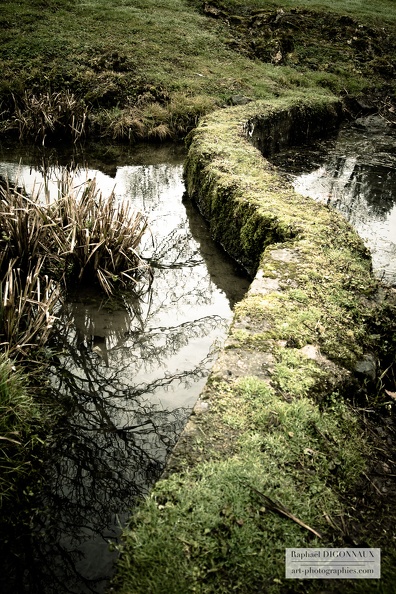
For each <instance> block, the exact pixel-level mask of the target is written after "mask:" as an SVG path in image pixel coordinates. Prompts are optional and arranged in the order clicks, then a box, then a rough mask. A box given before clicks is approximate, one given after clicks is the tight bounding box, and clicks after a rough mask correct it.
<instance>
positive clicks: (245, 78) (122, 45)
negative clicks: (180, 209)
mask: <svg viewBox="0 0 396 594" xmlns="http://www.w3.org/2000/svg"><path fill="white" fill-rule="evenodd" d="M213 5H215V6H217V5H218V6H220V7H221V8H222V10H223V12H224V18H219V19H213V18H207V17H206V16H204V14H202V12H203V5H202V3H200V2H196V3H193V2H188V1H187V0H163V1H162V2H160V3H157V2H153V1H151V0H144V1H143V0H141V1H140V2H135V1H132V0H124V1H122V2H110V1H108V0H92V1H91V2H83V1H81V0H46V1H39V0H36V1H34V2H30V1H28V0H21V2H15V1H9V0H8V1H4V2H3V3H2V14H1V17H0V24H1V33H0V41H1V43H0V67H1V70H2V81H1V84H0V102H1V104H2V120H3V121H2V125H1V128H0V129H2V131H3V132H5V133H10V132H11V131H14V132H15V131H17V132H19V133H21V129H20V126H19V125H18V121H15V119H14V118H15V114H16V113H17V112H18V109H19V110H22V111H23V110H24V108H25V104H26V103H28V104H29V101H31V97H32V96H34V97H38V99H39V100H40V98H41V96H42V95H44V96H48V95H49V96H51V94H57V93H69V97H71V98H72V99H73V101H75V105H78V106H79V109H81V106H82V105H84V106H85V108H86V110H87V113H88V116H89V117H88V122H87V127H86V133H87V134H91V135H98V134H100V135H103V134H104V135H107V136H113V137H114V138H115V139H122V140H128V141H131V142H134V141H136V140H139V139H141V138H150V139H154V140H163V139H164V138H172V137H181V136H184V135H185V134H186V133H187V132H188V131H189V130H190V129H191V128H192V127H193V126H194V125H195V124H196V122H197V119H198V117H199V116H200V115H202V114H204V113H207V112H208V111H210V110H212V109H214V108H215V107H223V106H225V105H227V104H228V103H229V102H230V100H231V98H232V97H233V96H235V95H242V96H247V97H249V98H252V99H265V98H270V97H272V96H273V95H274V94H276V95H285V94H286V95H287V94H293V93H294V92H295V91H298V90H299V89H300V88H305V89H308V90H309V92H310V93H312V95H314V94H315V93H317V92H318V89H323V88H328V89H330V90H331V91H332V92H333V93H336V94H338V93H341V92H347V93H349V94H360V93H363V92H365V91H367V90H368V89H370V88H373V87H375V88H376V89H377V91H378V90H379V92H380V93H381V92H384V93H386V91H385V89H386V88H388V89H389V88H391V87H392V84H393V83H392V82H391V81H390V80H389V76H385V75H384V76H385V79H384V78H383V77H382V75H381V73H379V69H381V67H382V69H383V70H384V71H386V70H387V69H388V70H389V69H392V66H391V65H390V64H391V63H392V60H393V61H394V57H395V48H394V43H393V45H392V44H391V45H390V46H389V43H388V42H387V45H386V47H385V45H384V43H385V41H384V40H385V38H386V37H387V35H388V36H389V35H390V37H391V38H392V39H394V34H393V33H392V31H393V29H392V27H389V25H390V24H391V23H392V22H394V19H395V11H394V10H392V2H390V1H385V0H383V1H382V2H376V3H375V8H374V7H373V6H374V5H373V4H372V3H363V2H347V1H344V2H342V1H341V0H338V1H337V2H331V3H330V2H322V3H314V2H303V3H299V8H298V10H299V9H300V7H301V8H309V9H312V10H318V11H319V13H318V14H317V15H316V14H313V15H312V18H310V19H309V20H308V21H306V20H305V21H304V20H303V21H302V23H301V26H300V27H299V28H296V29H294V30H293V31H292V32H291V33H290V31H289V30H288V29H287V27H286V30H285V31H283V30H282V29H280V30H279V31H275V33H274V32H273V33H272V34H271V35H272V37H271V36H270V37H269V36H268V32H267V30H266V29H265V30H264V31H262V30H261V29H260V27H258V28H257V27H256V26H255V27H254V28H253V29H251V25H250V24H248V23H247V21H244V20H243V19H244V18H245V16H246V15H250V14H251V12H252V11H254V10H256V11H257V10H264V11H267V12H268V11H269V10H272V11H274V10H276V7H278V6H282V7H283V8H284V10H287V9H288V8H295V3H294V2H290V1H288V2H280V1H278V2H274V3H267V2H265V3H263V2H253V1H251V2H248V3H240V2H223V3H221V2H213ZM323 11H326V12H327V13H328V11H332V13H335V14H336V15H339V16H342V15H345V14H348V15H349V14H351V15H353V16H354V18H356V19H358V21H359V23H360V22H361V23H362V24H364V25H365V26H366V27H374V28H375V27H377V29H375V30H374V29H373V31H371V30H370V31H371V32H369V33H368V35H369V37H370V39H369V40H368V41H367V39H366V37H364V36H363V37H364V38H363V40H361V41H359V43H360V46H361V44H362V43H363V45H364V44H366V45H367V47H368V46H369V47H370V48H371V49H370V52H371V51H373V52H374V53H373V55H372V56H371V54H370V56H369V55H367V56H361V55H360V54H359V51H360V50H361V47H360V46H359V47H358V48H355V47H354V44H355V42H354V41H353V43H352V42H351V39H352V38H353V35H354V33H353V31H354V29H353V27H352V28H351V27H349V29H350V30H349V29H348V26H349V25H348V26H347V25H345V27H341V26H340V25H339V23H338V22H336V23H335V25H331V27H330V29H329V33H328V39H327V36H326V35H327V33H326V35H324V33H323V32H324V29H323V27H322V25H321V23H322V21H323V22H324V25H323V26H325V25H326V18H327V17H325V16H324V12H323ZM233 12H236V13H237V14H240V15H241V18H242V21H238V20H237V21H235V22H234V21H232V22H228V21H227V17H228V15H229V14H232V13H233ZM307 18H308V17H307ZM381 19H383V20H381ZM317 23H318V24H319V25H320V26H316V24H317ZM337 23H338V24H337ZM382 25H385V27H387V29H386V31H385V33H386V34H385V35H384V33H383V32H382V29H381V30H380V32H378V31H379V29H378V27H381V26H382ZM321 27H322V28H321ZM355 28H356V27H355ZM325 29H326V27H325ZM344 29H345V36H344ZM326 30H327V29H326ZM357 31H358V36H359V35H360V33H359V31H360V29H359V27H358V29H357ZM364 31H366V29H364ZM338 33H339V34H340V36H341V37H340V39H338V37H339V35H338ZM291 34H292V36H293V39H294V45H295V47H294V50H293V51H292V52H291V53H290V54H289V55H288V57H287V58H286V56H283V58H282V60H281V62H280V63H277V62H276V63H274V57H275V56H276V54H277V43H278V42H279V40H280V39H283V37H284V35H286V37H287V36H289V37H290V35H291ZM392 35H393V37H392ZM348 36H349V37H348ZM360 36H361V35H360ZM359 40H360V37H359ZM253 42H257V44H258V45H257V44H256V46H253ZM348 43H349V44H351V43H352V45H348ZM356 43H357V42H356ZM260 44H261V45H260ZM355 45H356V44H355ZM377 46H378V47H377ZM260 48H261V49H260ZM359 48H360V49H359ZM369 58H370V59H369ZM376 60H377V61H378V60H380V62H381V61H382V62H384V63H383V64H382V62H381V64H382V66H381V64H380V63H379V62H378V63H377V62H376ZM391 78H392V77H391ZM381 89H382V90H381ZM25 93H27V94H28V100H26V96H25ZM32 125H33V124H32ZM24 133H25V134H26V133H27V130H24ZM31 136H33V138H34V136H35V132H34V130H32V131H31ZM59 136H60V134H59V131H58V132H57V136H56V138H57V139H59ZM40 140H41V139H40Z"/></svg>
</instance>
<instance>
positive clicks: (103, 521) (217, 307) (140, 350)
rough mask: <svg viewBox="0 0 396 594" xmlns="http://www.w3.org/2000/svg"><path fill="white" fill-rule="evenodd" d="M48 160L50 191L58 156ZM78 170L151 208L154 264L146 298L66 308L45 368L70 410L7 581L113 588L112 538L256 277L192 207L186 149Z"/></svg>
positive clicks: (171, 439) (152, 476)
mask: <svg viewBox="0 0 396 594" xmlns="http://www.w3.org/2000/svg"><path fill="white" fill-rule="evenodd" d="M17 170H19V171H21V173H22V174H23V179H24V182H25V184H26V186H27V188H28V189H29V184H33V183H34V182H33V178H37V170H33V168H32V169H28V170H27V171H26V169H24V168H23V166H19V165H15V164H13V163H12V162H11V161H8V162H6V163H3V164H2V165H0V174H1V173H2V174H4V173H8V174H11V175H12V172H13V171H14V174H15V172H16V171H17ZM49 173H50V175H49V176H48V182H47V186H46V188H45V189H47V190H48V191H52V188H51V185H53V188H56V185H57V183H58V180H59V169H57V167H52V169H50V170H49ZM25 174H26V175H25ZM75 174H76V183H79V176H85V175H88V176H89V177H93V176H95V177H96V179H97V182H98V185H99V186H100V187H101V188H102V189H103V192H104V193H106V192H107V191H111V190H112V189H113V187H114V186H115V191H116V194H118V195H120V196H123V197H124V196H127V197H129V198H130V199H131V200H133V202H134V204H135V206H136V208H137V209H142V210H144V211H145V212H147V213H148V214H149V217H150V229H151V233H149V234H148V235H147V236H146V238H145V244H144V250H143V256H144V257H145V258H146V259H147V260H148V261H150V262H151V263H152V266H153V278H152V283H151V285H150V286H149V287H145V288H143V287H142V289H144V290H143V291H142V293H141V295H140V297H139V298H137V297H136V295H133V294H128V293H125V292H124V293H123V294H122V295H118V296H117V298H111V299H110V298H103V296H99V295H98V294H97V293H96V292H95V291H94V290H92V289H90V290H84V291H81V290H80V291H79V292H78V294H75V295H70V296H69V298H68V300H67V301H66V302H65V303H64V304H63V305H62V307H61V309H60V310H59V312H58V316H59V325H58V331H57V333H56V336H55V337H54V342H53V345H52V346H53V348H54V349H55V350H56V351H57V353H58V355H57V358H56V360H55V361H54V364H53V366H52V368H51V378H50V380H51V388H52V391H53V393H54V397H55V398H56V399H57V401H58V402H59V403H60V404H61V405H62V408H63V411H64V413H63V418H62V420H61V422H60V423H59V426H58V428H57V431H56V433H55V434H54V436H53V441H52V447H51V448H50V454H49V459H48V460H47V462H46V464H47V469H48V470H47V481H46V483H45V484H44V485H43V486H42V493H41V495H40V498H39V502H38V511H37V513H36V515H35V516H34V521H33V522H32V525H33V533H32V534H25V535H19V540H18V546H19V549H18V551H17V552H18V557H17V558H16V559H15V560H14V571H11V573H10V574H8V575H7V576H6V577H5V578H4V576H3V581H4V582H5V585H4V588H3V589H2V592H3V591H4V592H24V591H26V592H32V593H35V592H37V593H39V592H40V594H52V593H53V592H55V591H57V592H59V593H60V594H62V593H63V592H71V593H74V594H80V593H81V594H85V593H86V592H93V593H101V592H103V591H104V590H105V587H106V583H107V581H108V579H109V577H110V576H111V573H112V565H113V561H114V553H110V552H109V546H108V543H109V542H111V541H114V540H116V539H117V537H118V535H119V533H120V526H122V525H123V524H124V523H125V520H126V518H127V516H128V514H129V510H130V509H131V507H132V506H133V505H134V502H135V501H136V498H138V497H141V496H142V495H143V494H145V493H147V491H148V489H149V487H150V486H151V485H152V484H153V483H154V482H155V481H156V480H157V479H158V478H159V476H160V475H161V472H162V470H163V467H164V463H165V460H166V457H167V455H168V454H169V453H170V451H171V449H172V448H173V446H174V445H175V443H176V441H177V439H178V436H179V434H180V431H181V430H182V428H183V426H184V425H185V423H186V420H187V418H188V415H189V414H190V411H191V408H192V406H193V405H194V403H195V400H196V398H197V396H198V395H199V392H200V391H201V389H202V387H203V385H204V382H205V380H206V377H207V375H208V373H209V370H210V367H211V365H212V364H213V359H214V357H215V356H216V350H217V348H218V346H219V345H220V344H221V341H222V340H223V338H224V335H225V331H226V328H227V325H228V323H229V320H230V318H231V307H230V303H232V304H233V303H234V302H235V301H237V300H238V299H240V298H241V297H242V295H243V293H244V291H245V290H246V288H247V285H248V280H247V279H246V278H244V277H243V276H241V274H240V273H239V271H238V270H236V268H235V266H234V264H233V263H232V262H231V261H230V260H229V259H228V258H227V257H226V256H225V255H223V254H222V253H221V252H219V251H218V249H217V247H216V246H215V244H214V243H213V242H212V241H211V240H210V237H209V235H208V232H207V229H206V226H205V224H204V222H203V221H202V219H201V218H200V217H199V215H198V214H197V213H196V212H192V211H190V208H191V207H190V205H189V215H190V219H189V217H188V213H187V211H186V207H185V205H183V202H182V197H183V192H184V186H183V181H182V165H181V163H180V162H179V163H178V164H174V163H173V164H169V163H165V164H164V163H162V164H160V163H155V162H154V163H146V164H144V165H136V164H135V165H124V166H120V165H117V167H116V168H115V178H110V177H109V176H108V175H106V174H104V173H103V172H100V171H96V170H93V169H92V168H90V167H88V166H84V167H83V168H79V169H78V168H75ZM20 179H21V178H20ZM153 238H154V241H153ZM208 269H211V270H212V271H214V278H212V277H211V275H210V274H209V273H208ZM18 564H19V566H18ZM22 568H23V570H22ZM55 584H56V585H55Z"/></svg>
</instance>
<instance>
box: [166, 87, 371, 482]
mask: <svg viewBox="0 0 396 594" xmlns="http://www.w3.org/2000/svg"><path fill="white" fill-rule="evenodd" d="M342 119H343V114H342V105H341V103H340V102H339V101H338V100H335V99H330V98H328V97H323V98H318V99H317V100H316V101H307V100H302V101H300V102H299V101H297V102H296V101H290V102H287V101H284V100H280V101H279V102H278V104H277V103H275V104H274V102H271V103H265V102H255V103H253V104H249V105H248V106H243V107H235V108H230V109H227V110H222V111H221V112H215V113H212V114H210V115H209V116H207V117H206V118H205V119H203V120H202V121H201V123H200V125H199V126H198V127H197V128H196V129H195V130H194V132H193V133H192V135H191V137H190V147H189V153H188V156H187V160H186V163H185V182H186V191H187V195H188V196H189V198H190V199H192V200H193V201H194V202H195V203H196V204H197V205H198V207H199V209H200V210H201V212H202V214H203V215H204V217H205V218H206V219H207V220H208V222H209V225H210V229H211V232H212V235H213V237H214V238H215V239H216V240H217V241H219V242H220V243H221V244H222V245H223V247H224V248H225V249H226V251H228V252H229V253H230V254H231V255H232V256H233V257H234V258H235V259H236V260H238V261H239V262H240V263H241V264H243V265H244V266H245V268H246V269H247V270H248V271H250V272H251V273H253V275H254V278H253V282H252V284H251V286H250V289H249V291H248V293H247V295H246V296H245V298H244V300H248V299H257V298H258V299H264V298H266V297H267V296H271V295H273V294H276V295H279V294H280V293H281V292H282V291H283V290H284V288H285V287H287V286H288V285H289V286H291V288H293V287H294V286H298V285H299V284H300V283H301V279H299V281H298V282H296V281H295V275H296V268H299V267H300V268H302V269H303V268H304V261H303V260H304V258H307V253H308V252H309V249H312V250H315V249H317V247H318V243H317V241H320V238H319V240H318V238H317V237H316V230H317V227H316V226H315V224H316V220H314V221H312V219H315V218H318V219H320V217H323V221H322V225H324V226H326V225H328V224H329V225H330V226H331V227H332V232H334V229H336V230H337V233H339V235H340V237H339V241H340V242H341V244H342V242H343V241H345V242H348V246H349V247H350V246H351V245H352V253H353V257H354V258H356V259H357V260H358V261H359V264H360V263H361V264H362V266H363V268H364V269H366V271H367V276H368V277H370V276H371V261H370V257H369V255H368V253H367V250H366V248H365V247H364V245H363V242H362V241H361V240H360V238H358V236H357V234H356V233H355V232H354V231H353V230H352V229H351V227H350V226H349V224H348V223H346V221H344V219H343V218H342V217H341V216H340V215H338V214H337V213H335V212H334V211H330V210H329V209H327V208H326V207H324V206H322V205H318V204H317V203H315V202H314V201H311V200H309V199H307V200H306V199H304V201H303V202H301V197H300V199H297V201H296V202H295V203H294V204H292V207H291V208H289V206H290V203H293V200H295V198H296V194H295V193H294V191H293V190H292V188H291V187H288V186H287V184H285V182H282V181H280V180H279V178H278V176H277V174H276V171H275V170H274V168H273V167H272V166H271V164H270V163H269V162H268V161H267V160H266V159H265V157H264V156H263V154H266V155H270V154H273V153H274V151H278V150H280V149H282V148H285V147H287V146H290V145H292V144H293V145H296V144H300V143H303V142H306V141H308V140H309V139H312V138H315V137H320V136H323V135H324V134H326V133H327V132H329V131H330V130H332V129H335V128H336V127H337V126H338V125H339V123H340V122H341V121H342ZM285 204H286V205H287V208H286V209H285ZM311 210H312V212H310V217H308V219H309V220H308V219H307V218H306V217H305V215H306V213H307V212H309V211H311ZM251 221H253V224H252V225H250V226H249V222H251ZM305 223H306V226H307V228H305ZM308 227H311V228H308ZM247 229H248V232H247ZM249 239H250V240H251V241H249ZM301 246H303V247H302V249H301ZM326 272H327V270H326V268H325V267H322V269H321V270H318V274H319V275H324V277H325V278H327V277H326V276H325V275H326ZM341 274H342V272H341ZM300 276H301V274H300ZM244 300H243V301H244ZM256 322H257V320H254V316H253V319H252V316H249V317H248V319H246V317H244V314H243V308H241V310H240V311H239V312H237V313H234V318H233V322H232V324H231V328H230V330H229V334H228V338H227V340H226V343H225V345H224V347H223V349H222V351H221V352H220V354H219V356H218V359H217V361H216V363H215V364H214V367H213V369H212V372H211V374H210V376H209V380H208V382H207V384H206V386H205V388H204V389H203V391H202V393H201V395H200V396H199V398H198V400H197V402H196V404H195V406H194V408H193V411H192V413H191V416H190V418H189V421H188V422H187V425H186V427H185V429H184V430H183V432H182V434H181V435H180V437H179V440H178V442H177V444H176V446H175V448H174V449H173V452H172V453H171V455H170V457H169V458H168V461H167V464H166V467H165V470H164V473H163V478H166V477H167V476H169V474H172V473H173V472H178V471H181V470H182V469H183V467H185V466H186V464H187V465H189V462H191V463H194V460H193V458H192V459H191V461H190V460H189V456H188V452H189V444H192V443H193V442H194V441H196V439H197V437H198V438H201V435H200V424H201V421H200V419H201V418H202V416H205V417H206V416H207V415H206V414H205V413H206V412H207V411H208V410H209V408H210V401H211V397H212V394H211V391H212V388H211V386H210V384H211V383H213V381H212V380H213V379H214V380H216V379H219V380H225V381H228V382H233V381H235V380H236V379H238V378H240V377H244V376H245V377H246V376H256V377H258V378H259V379H261V380H263V381H266V382H268V383H270V382H271V371H272V368H273V364H274V357H273V354H272V353H271V349H269V350H264V351H262V350H261V349H258V350H255V349H252V348H251V345H250V346H249V347H248V348H246V349H244V347H243V345H242V346H241V342H240V340H239V338H236V335H238V333H239V332H240V331H242V332H244V333H245V336H249V335H250V336H251V335H252V334H254V333H255V332H256V331H258V332H260V330H261V329H262V323H256ZM272 342H273V344H274V345H276V348H287V347H288V346H289V345H287V341H285V340H284V339H283V337H281V336H279V337H276V336H274V337H273V340H272ZM342 347H343V345H342V337H341V336H340V349H341V350H342ZM347 349H349V353H351V341H349V344H348V347H347ZM352 351H353V347H352ZM299 353H301V355H302V356H303V357H304V358H306V359H307V360H310V361H314V362H315V364H317V365H318V366H319V367H320V368H321V369H323V370H324V372H325V374H326V381H324V382H323V390H326V391H329V390H335V389H337V387H338V386H341V385H343V384H344V385H345V384H348V383H351V382H353V377H354V370H356V369H357V367H358V366H359V365H360V364H361V362H362V360H363V361H365V362H366V363H367V365H366V369H367V368H370V373H371V372H372V370H373V369H375V365H376V362H375V358H374V357H373V355H372V354H371V353H363V355H362V351H361V350H360V351H359V349H358V348H357V350H356V352H352V355H351V358H352V363H350V364H349V365H346V366H344V365H343V364H340V363H339V362H337V361H336V362H334V360H332V359H331V357H330V358H328V357H327V356H326V354H323V352H322V350H321V348H320V347H319V346H318V344H315V343H314V341H308V342H307V344H305V345H304V346H302V347H301V348H300V349H299ZM210 445H211V447H216V446H215V445H214V444H213V443H212V444H210Z"/></svg>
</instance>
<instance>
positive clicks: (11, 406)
mask: <svg viewBox="0 0 396 594" xmlns="http://www.w3.org/2000/svg"><path fill="white" fill-rule="evenodd" d="M40 416H41V414H40V411H39V408H38V407H37V405H36V404H35V402H34V399H33V397H32V394H31V391H30V390H29V387H28V381H27V378H26V376H25V375H24V374H23V373H22V371H21V370H20V369H18V368H17V367H16V366H15V364H13V362H12V361H11V360H9V359H8V357H6V356H5V355H4V354H0V508H3V507H4V506H5V505H9V503H10V502H11V501H12V500H13V498H15V496H16V489H17V485H18V481H20V480H21V479H22V478H25V477H26V476H27V475H28V474H29V472H30V471H31V466H30V461H29V452H30V451H31V450H32V448H33V445H34V442H35V440H36V439H37V437H36V435H35V433H34V427H35V426H36V424H37V422H38V421H39V419H40ZM14 503H15V501H14Z"/></svg>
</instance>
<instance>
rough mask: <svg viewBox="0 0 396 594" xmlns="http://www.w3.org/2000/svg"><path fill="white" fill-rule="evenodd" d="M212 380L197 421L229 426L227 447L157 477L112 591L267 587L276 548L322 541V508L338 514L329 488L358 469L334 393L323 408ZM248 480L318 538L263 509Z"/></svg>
mask: <svg viewBox="0 0 396 594" xmlns="http://www.w3.org/2000/svg"><path fill="white" fill-rule="evenodd" d="M219 387H220V386H219V385H217V391H216V393H217V395H218V396H217V397H216V399H215V401H214V402H213V408H212V412H211V415H212V419H211V422H210V425H208V426H205V428H206V429H209V431H210V428H212V430H213V427H214V425H215V424H216V423H225V424H228V425H229V426H230V427H232V428H233V429H237V430H238V432H239V439H238V444H239V445H238V448H237V451H236V452H235V454H234V455H233V456H228V457H226V458H224V459H222V460H219V461H213V460H211V461H208V462H204V463H201V464H197V465H196V466H195V467H194V468H193V469H192V470H190V471H189V472H187V473H186V474H184V475H183V476H180V475H177V474H176V475H172V476H171V477H170V478H169V479H167V480H165V481H160V482H159V483H157V485H156V486H155V488H154V490H153V491H152V493H151V495H150V497H149V498H148V499H147V500H146V501H145V502H144V503H143V505H142V507H141V508H140V510H139V511H138V513H137V514H136V515H135V516H134V518H133V520H132V524H131V526H130V528H129V529H128V531H127V532H126V535H125V536H126V544H125V548H124V549H123V554H122V556H121V565H120V572H121V573H120V575H121V576H122V579H121V582H120V581H118V582H117V581H116V586H117V587H116V590H117V591H119V592H122V593H126V592H130V591H133V592H136V593H139V592H153V593H154V592H155V593H157V592H158V593H159V592H163V593H165V592H175V593H178V594H179V593H180V594H182V592H202V593H203V592H205V593H211V592H223V593H224V594H225V593H228V592H230V591H232V590H233V589H235V590H237V591H238V592H241V593H248V592H249V593H250V592H256V591H260V588H265V591H266V592H271V593H274V594H275V593H278V592H281V591H282V588H284V587H285V581H284V569H283V567H284V555H285V548H286V547H293V546H294V547H298V546H323V545H324V544H326V543H330V542H331V536H327V537H326V533H327V532H328V525H327V526H326V520H325V516H326V515H327V514H330V516H335V515H338V514H343V513H345V510H344V509H343V504H342V503H341V499H340V498H339V496H337V494H336V493H337V489H338V490H339V493H340V494H341V493H342V492H343V491H344V490H345V489H346V487H347V485H348V484H350V482H351V481H352V482H353V481H355V480H356V478H357V477H358V476H359V474H360V473H361V472H362V470H363V469H364V460H363V457H362V454H361V452H362V451H363V449H364V447H365V443H364V440H363V439H362V438H361V437H360V435H359V431H358V428H357V426H356V423H355V422H354V420H353V418H352V416H351V414H350V412H349V411H348V409H347V407H345V406H344V405H342V404H341V403H340V402H336V401H335V404H334V406H333V407H332V408H331V409H329V410H328V411H327V412H326V413H325V414H323V413H322V412H320V411H319V409H318V408H317V406H316V405H315V404H314V403H313V402H311V401H310V400H309V399H306V398H300V399H298V400H294V401H293V402H291V403H289V402H286V401H284V400H282V399H280V398H279V396H278V395H277V393H276V391H275V390H274V389H272V388H270V387H269V386H268V385H267V384H266V383H265V382H261V381H259V380H258V379H257V378H254V377H251V378H243V379H241V380H240V381H239V382H238V383H237V385H236V386H235V389H234V390H233V391H230V390H228V389H227V388H224V389H220V392H219ZM220 388H221V387H220ZM219 393H220V394H221V395H219ZM238 421H239V422H238ZM347 436H348V438H349V440H350V441H349V442H348V443H347V442H346V437H347ZM351 442H352V443H351ZM251 487H254V489H257V490H258V491H259V492H261V493H263V494H265V495H266V496H267V497H270V498H271V499H272V500H274V501H280V502H281V503H282V504H283V505H284V506H286V507H287V508H289V509H290V510H291V511H292V513H294V514H295V515H296V516H297V517H299V518H300V519H301V520H303V521H304V522H306V523H307V524H308V525H309V526H311V527H312V528H314V529H316V530H320V531H322V532H323V536H324V539H325V540H324V541H323V540H319V539H317V538H313V537H312V534H311V533H310V532H308V531H306V530H304V529H302V528H301V527H300V526H298V525H297V524H295V523H294V522H292V521H291V520H289V519H287V518H285V517H281V516H279V515H278V514H276V513H274V512H273V511H271V509H270V508H268V507H267V506H265V505H264V503H263V501H261V499H260V497H259V496H258V495H257V493H256V492H255V491H254V490H253V489H251ZM329 538H330V540H328V539H329ZM172 575H173V576H174V575H178V576H180V579H179V580H178V581H177V583H176V582H175V580H174V579H172ZM157 576H158V577H157Z"/></svg>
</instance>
